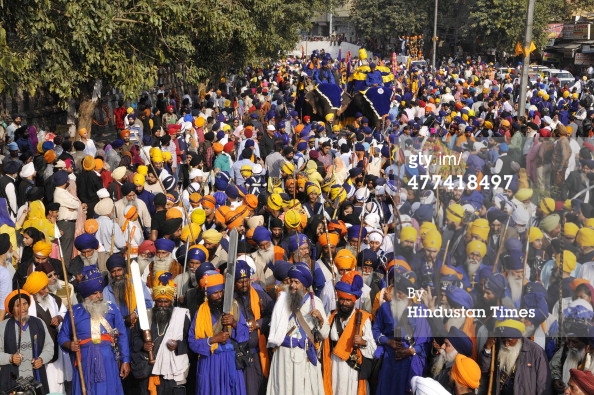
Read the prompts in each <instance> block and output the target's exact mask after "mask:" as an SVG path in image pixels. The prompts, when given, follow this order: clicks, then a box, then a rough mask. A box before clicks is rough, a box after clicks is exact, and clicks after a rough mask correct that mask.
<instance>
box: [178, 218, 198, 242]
mask: <svg viewBox="0 0 594 395" xmlns="http://www.w3.org/2000/svg"><path fill="white" fill-rule="evenodd" d="M190 229H191V230H190ZM192 235H193V236H194V237H193V239H191V241H195V240H196V239H197V238H198V236H199V235H200V225H198V224H195V223H193V222H192V223H190V224H189V225H186V226H184V227H183V228H182V231H181V239H182V241H184V242H186V241H188V238H191V237H192Z"/></svg>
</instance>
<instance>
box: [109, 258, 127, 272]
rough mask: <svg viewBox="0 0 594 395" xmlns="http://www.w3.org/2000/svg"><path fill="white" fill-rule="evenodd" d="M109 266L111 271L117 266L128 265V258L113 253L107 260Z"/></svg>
mask: <svg viewBox="0 0 594 395" xmlns="http://www.w3.org/2000/svg"><path fill="white" fill-rule="evenodd" d="M105 265H106V266H107V270H108V271H110V272H111V270H112V269H115V268H116V267H126V259H124V257H123V256H122V255H119V254H113V255H112V256H110V257H109V258H107V262H105Z"/></svg>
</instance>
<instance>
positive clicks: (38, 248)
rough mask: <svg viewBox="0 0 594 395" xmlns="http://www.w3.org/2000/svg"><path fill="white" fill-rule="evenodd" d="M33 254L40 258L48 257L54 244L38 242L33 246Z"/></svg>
mask: <svg viewBox="0 0 594 395" xmlns="http://www.w3.org/2000/svg"><path fill="white" fill-rule="evenodd" d="M33 253H34V254H35V255H38V256H43V257H48V256H50V254H51V253H52V243H48V242H47V241H43V240H41V241H38V242H37V243H35V244H34V245H33Z"/></svg>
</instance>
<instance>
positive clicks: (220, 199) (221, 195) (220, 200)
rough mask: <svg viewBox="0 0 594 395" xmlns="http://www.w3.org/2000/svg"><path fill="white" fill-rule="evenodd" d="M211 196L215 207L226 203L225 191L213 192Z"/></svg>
mask: <svg viewBox="0 0 594 395" xmlns="http://www.w3.org/2000/svg"><path fill="white" fill-rule="evenodd" d="M225 190H227V188H225ZM236 190H237V189H236ZM213 196H214V198H215V202H216V205H217V207H220V206H224V205H225V203H227V195H226V194H225V192H215V193H214V195H213ZM237 196H239V194H237Z"/></svg>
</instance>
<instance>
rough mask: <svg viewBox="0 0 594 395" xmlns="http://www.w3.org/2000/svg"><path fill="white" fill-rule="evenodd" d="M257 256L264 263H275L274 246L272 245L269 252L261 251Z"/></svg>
mask: <svg viewBox="0 0 594 395" xmlns="http://www.w3.org/2000/svg"><path fill="white" fill-rule="evenodd" d="M256 254H257V256H258V257H260V259H261V260H262V261H263V262H264V263H268V262H272V261H274V246H273V245H272V244H270V248H268V249H267V250H261V249H259V250H258V251H257V252H256Z"/></svg>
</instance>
